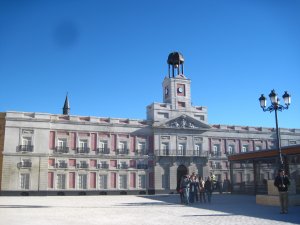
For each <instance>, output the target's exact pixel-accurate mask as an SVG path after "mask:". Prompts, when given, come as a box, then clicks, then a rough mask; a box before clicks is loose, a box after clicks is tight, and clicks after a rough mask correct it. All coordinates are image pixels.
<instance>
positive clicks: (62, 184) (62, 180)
mask: <svg viewBox="0 0 300 225" xmlns="http://www.w3.org/2000/svg"><path fill="white" fill-rule="evenodd" d="M56 187H57V189H66V175H65V174H57V181H56Z"/></svg>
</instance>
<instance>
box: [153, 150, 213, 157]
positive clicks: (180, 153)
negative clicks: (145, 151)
mask: <svg viewBox="0 0 300 225" xmlns="http://www.w3.org/2000/svg"><path fill="white" fill-rule="evenodd" d="M154 152H155V155H156V156H199V157H208V152H207V151H200V150H166V149H160V150H155V151H154Z"/></svg>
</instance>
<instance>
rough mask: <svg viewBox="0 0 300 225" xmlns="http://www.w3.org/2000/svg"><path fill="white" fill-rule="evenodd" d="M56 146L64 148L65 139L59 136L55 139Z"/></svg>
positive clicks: (65, 145) (65, 144)
mask: <svg viewBox="0 0 300 225" xmlns="http://www.w3.org/2000/svg"><path fill="white" fill-rule="evenodd" d="M57 144H58V147H61V148H65V147H67V139H65V138H59V139H58V141H57Z"/></svg>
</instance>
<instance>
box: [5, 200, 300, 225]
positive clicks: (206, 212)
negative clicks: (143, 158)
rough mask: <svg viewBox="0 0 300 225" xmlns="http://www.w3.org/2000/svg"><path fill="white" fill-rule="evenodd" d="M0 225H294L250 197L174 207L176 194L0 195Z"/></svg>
mask: <svg viewBox="0 0 300 225" xmlns="http://www.w3.org/2000/svg"><path fill="white" fill-rule="evenodd" d="M0 224H1V225H2V224H3V225H21V224H22V225H29V224H30V225H60V224H62V225H82V224H85V225H94V224H95V225H96V224H97V225H101V224H103V225H120V224H126V225H127V224H128V225H142V224H149V225H150V224H151V225H160V224H161V225H171V224H172V225H176V224H189V225H191V224H193V225H195V224H202V225H203V224H205V225H209V224H218V225H221V224H230V225H233V224H242V225H247V224H249V225H250V224H251V225H253V224H259V225H264V224H270V225H275V224H278V225H279V224H280V225H285V224H300V206H293V207H290V209H289V214H279V208H278V207H273V206H262V205H257V204H256V203H255V196H245V195H231V194H223V195H219V194H215V195H213V199H212V203H211V204H201V203H195V204H193V205H189V206H185V205H181V204H179V197H178V195H143V196H130V195H119V196H116V195H112V196H100V195H99V196H24V197H23V196H22V197H21V196H19V197H15V196H14V197H11V196H0Z"/></svg>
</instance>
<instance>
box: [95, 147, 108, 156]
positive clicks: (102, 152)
mask: <svg viewBox="0 0 300 225" xmlns="http://www.w3.org/2000/svg"><path fill="white" fill-rule="evenodd" d="M96 153H97V154H100V155H107V154H109V153H110V149H109V148H97V151H96Z"/></svg>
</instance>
